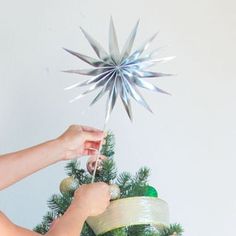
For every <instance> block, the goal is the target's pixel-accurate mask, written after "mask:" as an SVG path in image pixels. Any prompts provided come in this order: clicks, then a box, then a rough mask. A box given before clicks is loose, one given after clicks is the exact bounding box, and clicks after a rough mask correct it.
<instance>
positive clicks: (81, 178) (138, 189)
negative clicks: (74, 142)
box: [34, 133, 183, 236]
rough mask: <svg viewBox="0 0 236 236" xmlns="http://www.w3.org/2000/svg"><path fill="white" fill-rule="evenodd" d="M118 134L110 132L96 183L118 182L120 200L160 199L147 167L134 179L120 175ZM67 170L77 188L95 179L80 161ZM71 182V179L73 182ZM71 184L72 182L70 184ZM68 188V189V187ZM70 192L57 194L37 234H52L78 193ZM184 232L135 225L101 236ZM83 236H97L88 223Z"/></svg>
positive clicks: (168, 235)
mask: <svg viewBox="0 0 236 236" xmlns="http://www.w3.org/2000/svg"><path fill="white" fill-rule="evenodd" d="M114 145H115V143H114V135H113V134H112V133H109V134H108V135H107V137H106V142H105V144H104V145H103V147H102V150H101V154H102V155H104V156H106V157H107V159H106V160H105V161H103V163H102V168H101V170H100V171H98V172H97V173H96V176H95V182H101V181H103V182H106V183H108V184H111V183H115V184H117V185H118V186H119V188H120V198H128V197H136V196H150V197H157V192H155V191H156V190H155V189H154V188H153V187H151V186H149V185H148V177H149V175H150V170H149V169H148V168H146V167H142V168H140V170H138V171H137V173H136V174H135V175H134V176H133V175H132V174H130V173H129V172H122V173H120V174H118V173H117V168H116V164H115V161H114V159H113V157H114V154H115V153H114ZM65 171H66V173H67V175H68V177H69V178H71V179H72V180H73V179H74V181H75V183H76V185H77V186H80V185H82V184H89V183H91V180H92V177H91V175H90V174H89V173H88V172H87V171H86V170H85V169H82V168H80V164H79V162H78V161H70V162H69V163H68V164H67V165H66V167H65ZM71 179H69V180H71ZM67 182H68V181H67ZM68 187H70V186H68ZM65 189H66V188H65ZM69 189H70V190H69V191H67V192H63V191H62V193H60V194H54V195H52V197H51V198H50V199H49V201H48V207H49V209H50V210H49V211H48V212H47V213H46V215H45V216H44V217H43V220H42V222H41V223H40V224H39V225H37V226H36V227H35V228H34V231H36V232H38V233H41V234H45V233H47V232H48V230H49V228H50V225H51V223H52V222H53V220H54V219H56V218H58V217H60V216H61V215H63V214H64V213H65V211H66V210H67V208H68V207H69V205H70V203H71V201H72V199H73V194H74V190H75V189H74V188H73V186H72V187H71V188H69ZM182 232H183V229H182V227H181V226H180V225H179V224H173V225H170V226H169V227H167V226H163V227H158V228H157V227H155V226H152V225H133V226H128V227H122V228H118V229H114V230H112V231H110V232H107V233H105V234H102V235H100V236H171V235H175V236H176V235H178V236H180V235H182ZM81 236H96V235H95V234H94V232H93V231H92V229H91V228H90V227H89V225H88V224H87V223H85V224H84V227H83V230H82V232H81Z"/></svg>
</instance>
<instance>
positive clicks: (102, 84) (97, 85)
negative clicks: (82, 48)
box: [64, 18, 174, 123]
mask: <svg viewBox="0 0 236 236" xmlns="http://www.w3.org/2000/svg"><path fill="white" fill-rule="evenodd" d="M138 25H139V21H138V22H137V24H136V25H135V27H134V29H133V30H132V31H131V33H130V35H129V37H128V39H127V41H126V43H125V45H124V47H123V49H122V50H121V51H120V50H119V46H118V41H117V37H116V30H115V27H114V24H113V20H112V18H111V20H110V30H109V53H107V52H106V51H105V50H104V49H103V47H102V46H101V45H100V44H99V43H98V42H97V41H96V40H95V39H93V38H92V37H91V36H90V35H89V34H88V33H87V32H86V31H85V30H84V29H82V28H81V30H82V33H83V34H84V36H85V37H86V39H87V40H88V42H89V44H90V45H91V47H92V48H93V49H94V51H95V53H96V54H97V57H98V59H95V58H92V57H89V56H86V55H83V54H81V53H78V52H74V51H72V50H69V49H65V50H66V51H67V52H68V53H70V54H72V55H73V56H76V57H77V58H79V59H80V60H82V61H84V62H86V63H87V64H89V65H91V66H93V68H92V69H91V68H90V69H78V70H66V71H64V72H67V73H75V74H80V75H86V76H91V77H92V78H91V79H88V80H86V81H84V82H79V83H76V84H74V85H72V86H69V87H67V88H66V90H68V89H73V88H78V87H84V86H89V87H88V89H87V90H86V91H85V92H83V93H82V94H79V95H78V96H76V97H75V98H74V99H72V100H71V102H74V101H76V100H78V99H80V98H82V97H84V96H85V95H87V94H89V93H91V92H93V91H97V90H99V92H98V93H97V95H96V96H95V98H94V99H93V101H92V102H91V104H90V105H93V104H94V103H96V102H97V101H98V100H99V99H100V98H101V97H102V96H103V95H104V94H105V93H107V92H108V99H107V106H106V121H105V123H107V121H108V120H109V117H110V114H111V112H112V110H113V108H114V106H115V103H116V100H117V97H118V96H119V97H120V98H121V100H122V103H123V105H124V107H125V110H126V112H127V114H128V116H129V118H130V120H132V117H133V116H132V111H131V99H133V100H134V101H136V102H138V103H139V104H140V105H142V106H143V107H145V108H146V109H147V110H149V111H150V112H152V111H151V108H150V107H149V105H148V104H147V102H146V101H145V99H144V98H143V96H142V95H141V93H140V92H139V90H138V89H139V88H144V89H147V90H148V91H152V92H159V93H164V94H169V93H168V92H165V91H164V90H162V89H160V88H158V87H157V86H156V85H154V84H153V83H150V82H148V81H146V79H147V78H150V79H152V80H153V78H160V77H164V76H170V75H171V74H164V73H160V72H153V71H150V70H148V69H149V68H150V67H152V66H154V65H155V64H156V63H161V62H166V61H169V60H171V59H173V58H174V57H165V58H157V57H156V55H155V54H156V52H157V50H156V51H153V52H148V53H146V50H147V49H148V47H149V45H150V44H151V42H152V41H153V40H154V38H155V37H156V35H157V33H156V34H154V35H153V36H152V37H150V38H149V39H148V40H147V41H146V42H145V43H144V44H143V45H142V46H141V47H139V48H138V49H136V50H134V51H133V52H132V47H133V43H134V40H135V37H136V33H137V29H138Z"/></svg>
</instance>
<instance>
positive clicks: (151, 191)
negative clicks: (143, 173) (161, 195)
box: [144, 185, 158, 197]
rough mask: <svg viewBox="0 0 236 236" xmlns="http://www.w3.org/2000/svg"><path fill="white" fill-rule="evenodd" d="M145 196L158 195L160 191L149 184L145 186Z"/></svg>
mask: <svg viewBox="0 0 236 236" xmlns="http://www.w3.org/2000/svg"><path fill="white" fill-rule="evenodd" d="M144 196H147V197H158V192H157V190H156V189H155V188H154V187H152V186H150V185H148V186H147V187H146V188H145V190H144Z"/></svg>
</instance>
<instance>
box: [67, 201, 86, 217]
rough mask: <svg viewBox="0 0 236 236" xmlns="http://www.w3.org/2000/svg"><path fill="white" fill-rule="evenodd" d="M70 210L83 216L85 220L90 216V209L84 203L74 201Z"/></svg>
mask: <svg viewBox="0 0 236 236" xmlns="http://www.w3.org/2000/svg"><path fill="white" fill-rule="evenodd" d="M70 210H71V211H75V212H76V214H77V215H79V216H80V218H83V219H84V220H86V219H87V218H88V217H89V215H90V214H89V210H88V207H86V206H85V205H83V204H78V203H75V202H73V201H72V203H71V205H70Z"/></svg>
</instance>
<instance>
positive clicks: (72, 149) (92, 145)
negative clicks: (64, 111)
mask: <svg viewBox="0 0 236 236" xmlns="http://www.w3.org/2000/svg"><path fill="white" fill-rule="evenodd" d="M104 137H105V135H104V132H103V131H101V130H99V129H95V128H92V127H88V126H81V125H71V126H70V127H69V128H68V129H67V130H66V131H65V132H64V133H63V134H62V135H61V136H60V137H58V138H57V140H59V142H60V143H61V145H62V146H63V148H64V150H65V155H63V159H64V160H70V159H74V158H76V157H79V156H83V155H90V156H93V155H95V154H97V152H98V149H99V147H100V145H101V142H103V139H104Z"/></svg>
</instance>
